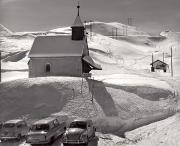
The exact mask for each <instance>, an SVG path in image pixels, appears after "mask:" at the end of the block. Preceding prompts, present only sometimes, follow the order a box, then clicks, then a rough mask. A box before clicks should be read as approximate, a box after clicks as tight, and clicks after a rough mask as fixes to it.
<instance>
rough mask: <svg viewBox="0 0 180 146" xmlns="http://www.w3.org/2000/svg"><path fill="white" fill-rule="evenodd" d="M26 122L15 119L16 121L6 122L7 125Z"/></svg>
mask: <svg viewBox="0 0 180 146" xmlns="http://www.w3.org/2000/svg"><path fill="white" fill-rule="evenodd" d="M22 121H24V120H22V119H14V120H9V121H6V122H5V124H16V123H19V122H22Z"/></svg>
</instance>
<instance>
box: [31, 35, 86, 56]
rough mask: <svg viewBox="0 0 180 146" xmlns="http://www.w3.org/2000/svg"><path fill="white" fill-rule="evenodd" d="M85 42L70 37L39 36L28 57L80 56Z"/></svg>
mask: <svg viewBox="0 0 180 146" xmlns="http://www.w3.org/2000/svg"><path fill="white" fill-rule="evenodd" d="M84 46H85V41H84V40H81V41H73V40H71V36H40V37H37V38H36V39H35V40H34V43H33V46H32V48H31V51H30V53H29V57H61V56H82V53H83V48H84Z"/></svg>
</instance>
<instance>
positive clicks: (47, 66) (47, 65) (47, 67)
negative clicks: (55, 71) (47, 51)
mask: <svg viewBox="0 0 180 146" xmlns="http://www.w3.org/2000/svg"><path fill="white" fill-rule="evenodd" d="M50 71H51V65H50V64H49V63H47V64H46V72H47V73H48V72H50Z"/></svg>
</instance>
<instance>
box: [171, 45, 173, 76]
mask: <svg viewBox="0 0 180 146" xmlns="http://www.w3.org/2000/svg"><path fill="white" fill-rule="evenodd" d="M171 76H172V77H173V52H172V46H171Z"/></svg>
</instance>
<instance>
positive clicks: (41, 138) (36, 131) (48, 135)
mask: <svg viewBox="0 0 180 146" xmlns="http://www.w3.org/2000/svg"><path fill="white" fill-rule="evenodd" d="M65 126H66V125H65V123H64V122H63V123H59V121H58V120H57V119H56V118H53V117H48V118H45V119H42V120H39V121H37V122H35V123H34V124H33V125H32V126H31V128H30V131H29V132H28V134H27V136H26V142H27V143H30V144H31V145H37V144H49V143H52V142H53V141H54V140H55V139H56V138H57V137H58V136H60V135H62V134H63V133H64V131H65V128H66V127H65Z"/></svg>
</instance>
